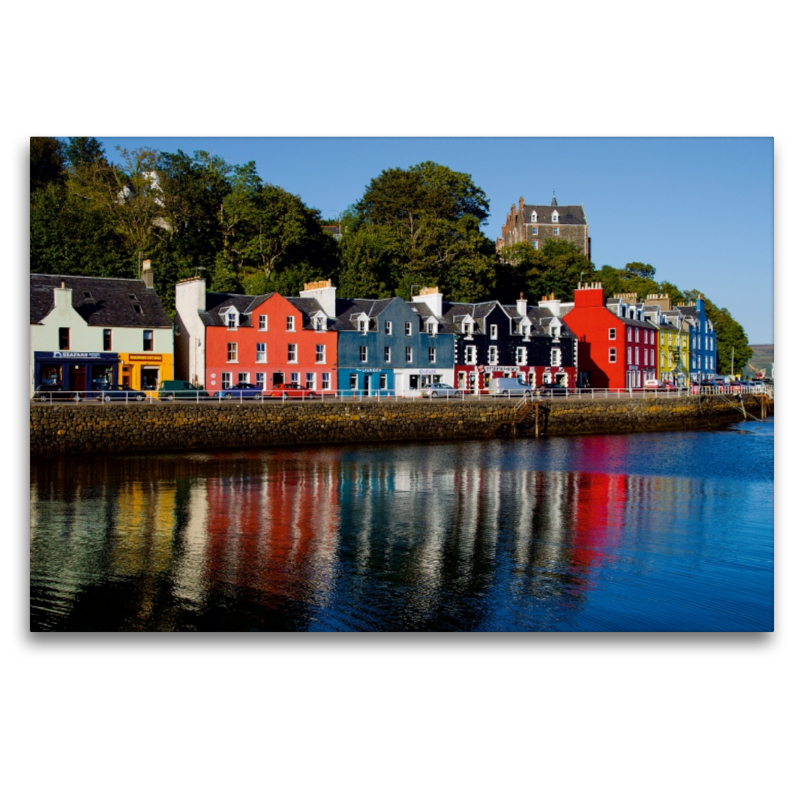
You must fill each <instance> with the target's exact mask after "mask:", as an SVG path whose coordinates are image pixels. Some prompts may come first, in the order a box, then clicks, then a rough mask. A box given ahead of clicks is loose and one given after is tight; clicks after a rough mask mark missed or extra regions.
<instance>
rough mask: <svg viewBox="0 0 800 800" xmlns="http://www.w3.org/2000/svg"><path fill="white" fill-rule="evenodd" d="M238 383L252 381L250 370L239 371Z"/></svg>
mask: <svg viewBox="0 0 800 800" xmlns="http://www.w3.org/2000/svg"><path fill="white" fill-rule="evenodd" d="M236 383H250V373H249V372H239V373H238V374H237V375H236Z"/></svg>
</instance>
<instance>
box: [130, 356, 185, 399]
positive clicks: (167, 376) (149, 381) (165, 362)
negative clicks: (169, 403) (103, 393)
mask: <svg viewBox="0 0 800 800" xmlns="http://www.w3.org/2000/svg"><path fill="white" fill-rule="evenodd" d="M119 361H120V364H119V366H120V383H121V384H122V385H123V386H129V387H130V388H131V389H140V390H141V391H143V392H145V393H146V394H148V395H149V396H151V397H156V396H157V395H158V387H159V386H160V385H161V382H162V381H171V380H172V379H173V363H172V353H120V354H119Z"/></svg>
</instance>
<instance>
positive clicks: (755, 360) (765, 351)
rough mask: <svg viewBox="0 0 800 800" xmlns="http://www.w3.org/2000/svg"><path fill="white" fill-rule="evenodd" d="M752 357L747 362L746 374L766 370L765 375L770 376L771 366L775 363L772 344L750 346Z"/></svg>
mask: <svg viewBox="0 0 800 800" xmlns="http://www.w3.org/2000/svg"><path fill="white" fill-rule="evenodd" d="M750 347H751V348H752V350H753V356H752V358H751V359H750V361H749V362H748V364H747V366H748V372H750V371H752V372H758V371H759V370H766V371H767V375H769V376H771V375H772V365H773V363H774V362H775V345H774V344H751V345H750Z"/></svg>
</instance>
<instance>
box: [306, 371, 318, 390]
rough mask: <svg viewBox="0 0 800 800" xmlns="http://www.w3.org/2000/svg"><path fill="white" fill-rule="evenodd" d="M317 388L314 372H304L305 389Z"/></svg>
mask: <svg viewBox="0 0 800 800" xmlns="http://www.w3.org/2000/svg"><path fill="white" fill-rule="evenodd" d="M316 388H317V374H316V372H306V389H316Z"/></svg>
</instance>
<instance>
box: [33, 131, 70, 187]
mask: <svg viewBox="0 0 800 800" xmlns="http://www.w3.org/2000/svg"><path fill="white" fill-rule="evenodd" d="M63 180H64V146H63V145H62V144H61V142H60V141H59V140H58V139H56V138H54V137H52V136H31V192H35V191H36V190H37V189H41V188H42V187H43V186H47V184H49V183H60V182H63Z"/></svg>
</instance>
